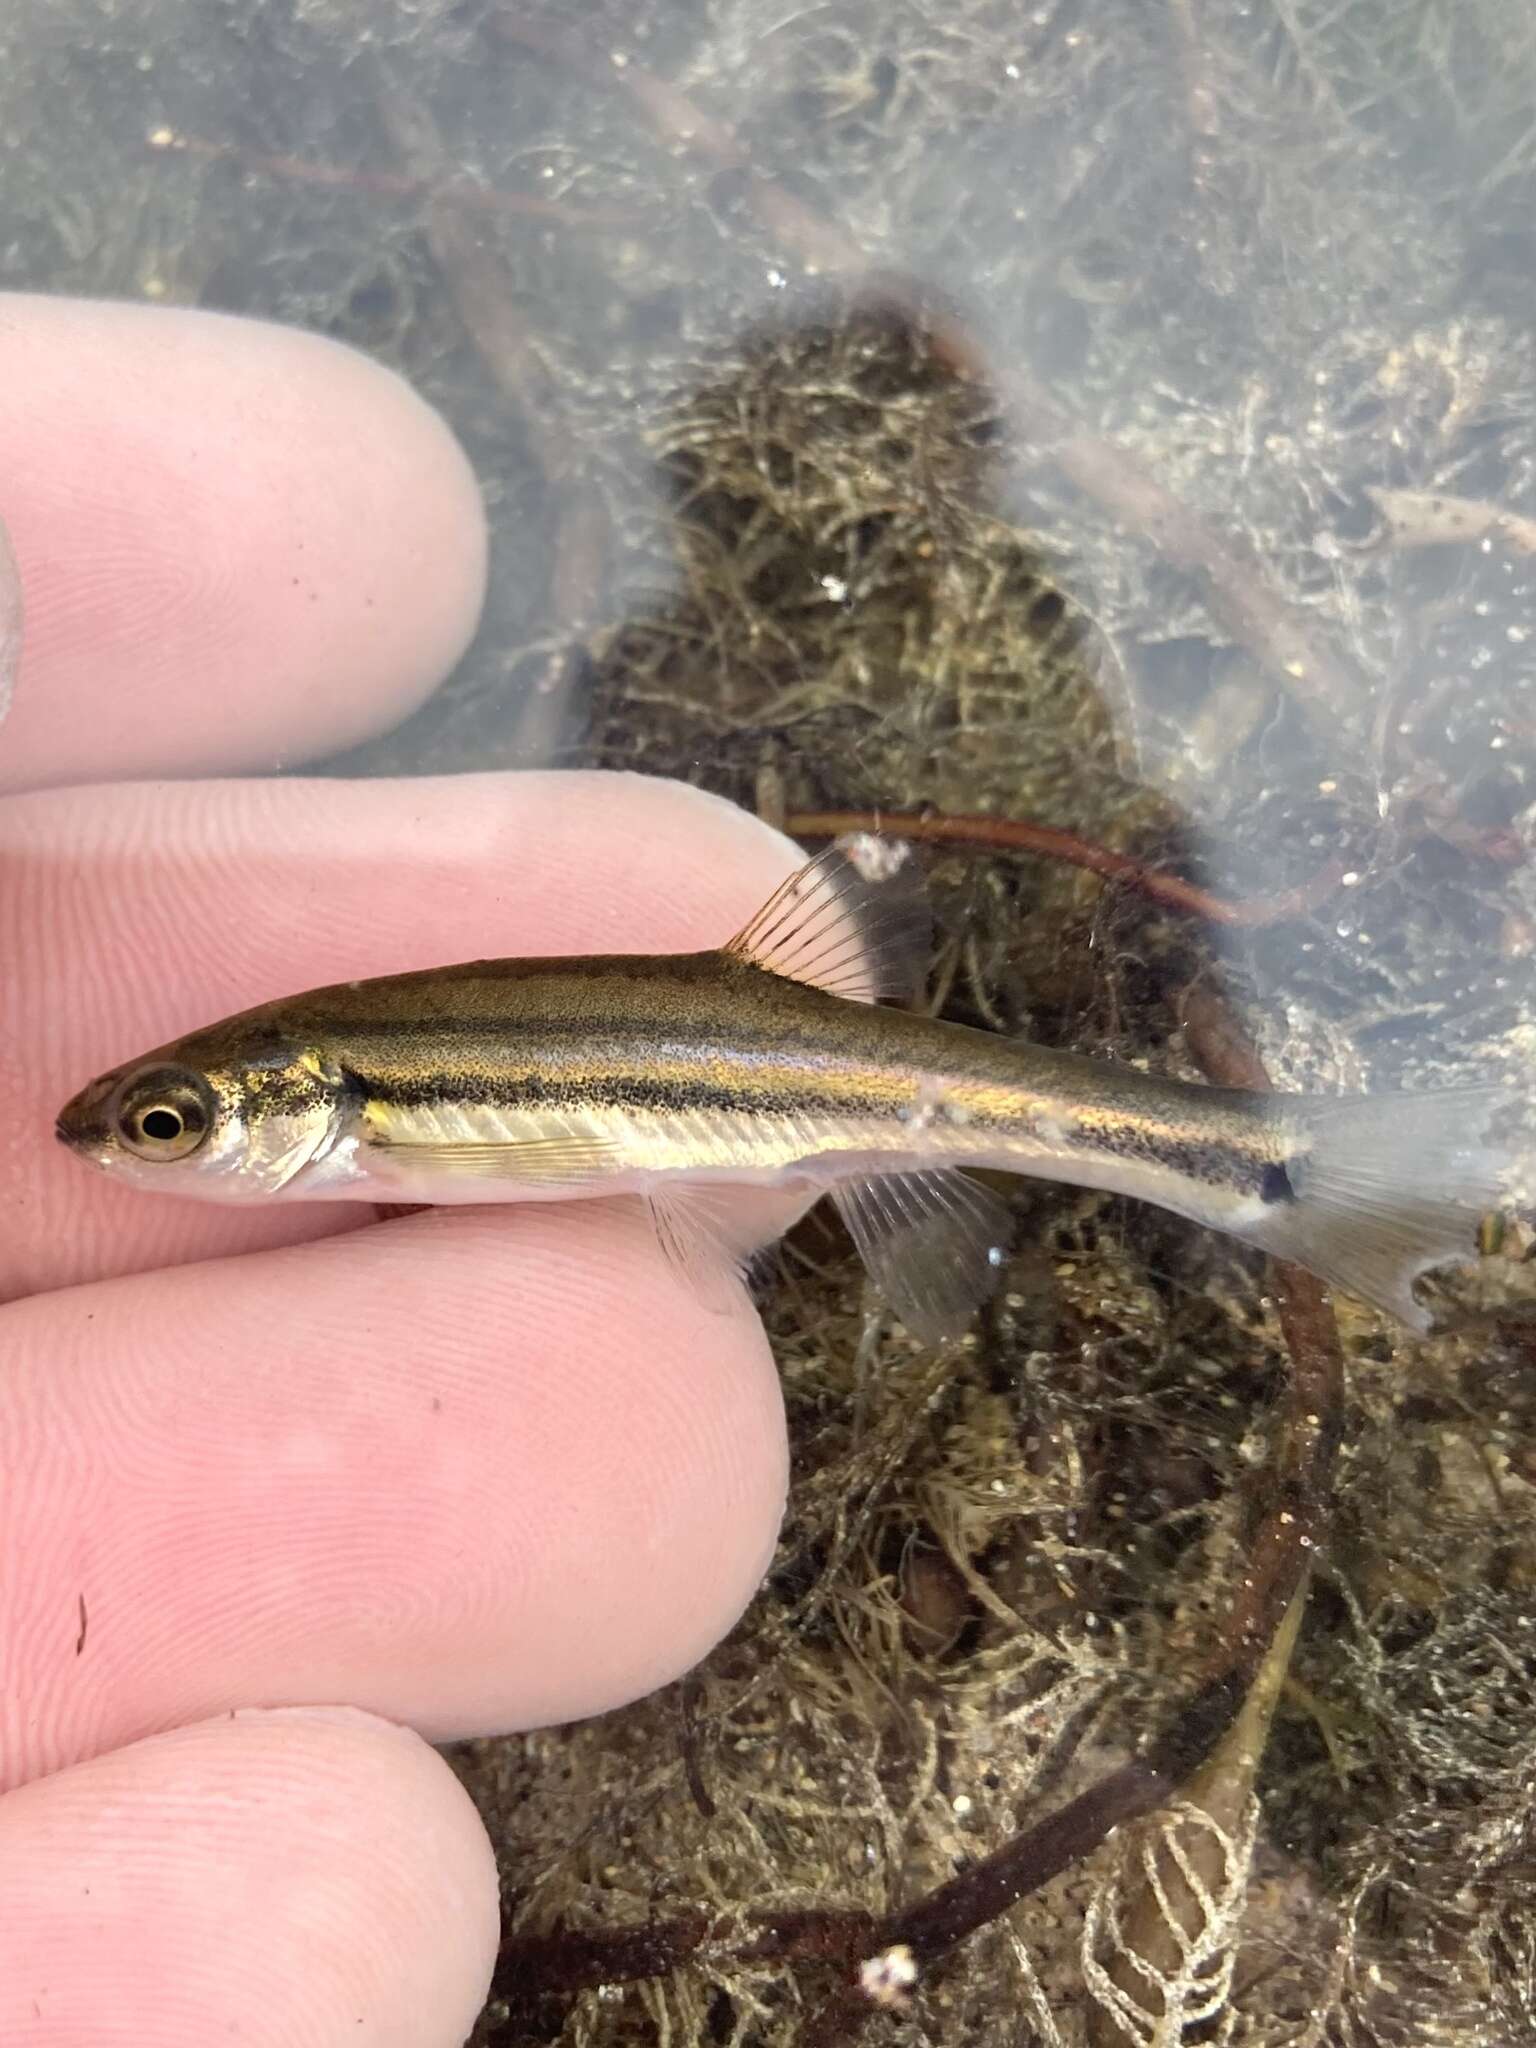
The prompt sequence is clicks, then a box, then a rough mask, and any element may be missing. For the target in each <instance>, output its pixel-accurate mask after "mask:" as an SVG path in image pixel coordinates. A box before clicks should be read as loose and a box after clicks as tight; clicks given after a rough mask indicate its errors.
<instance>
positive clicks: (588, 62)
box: [495, 9, 1366, 731]
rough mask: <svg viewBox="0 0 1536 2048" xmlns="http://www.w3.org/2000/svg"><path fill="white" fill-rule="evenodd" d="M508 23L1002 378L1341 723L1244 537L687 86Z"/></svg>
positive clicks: (1063, 458) (1330, 676) (1360, 693)
mask: <svg viewBox="0 0 1536 2048" xmlns="http://www.w3.org/2000/svg"><path fill="white" fill-rule="evenodd" d="M495 20H496V24H497V27H498V28H499V29H500V31H501V33H502V34H503V35H504V36H506V37H507V38H508V39H509V40H510V41H512V42H515V43H520V44H522V45H523V46H524V47H525V48H527V49H530V50H536V51H538V52H539V53H540V54H541V55H543V56H546V57H549V58H551V59H552V60H553V61H555V62H557V63H559V64H561V65H563V66H565V67H566V68H568V69H571V70H574V71H576V72H577V73H578V74H579V75H581V76H582V77H585V78H588V79H590V80H591V81H592V82H593V83H594V84H600V85H602V86H604V87H617V88H618V89H620V90H622V91H624V92H627V93H628V94H629V96H630V97H631V99H633V100H634V102H635V104H636V105H637V106H638V107H639V109H640V111H641V112H642V114H643V115H644V116H645V118H646V120H647V121H648V122H649V123H650V125H651V127H652V129H653V130H654V131H655V133H656V135H657V137H658V139H659V140H660V141H661V142H663V143H664V144H665V145H666V147H667V148H669V149H671V150H674V151H677V152H680V153H686V154H688V155H690V156H692V157H694V158H695V159H698V160H702V161H703V162H705V163H707V164H709V165H711V166H712V167H713V168H715V169H716V170H725V171H731V172H734V173H735V174H736V175H737V176H738V177H739V178H740V179H741V180H742V181H743V197H744V199H745V202H746V204H747V206H748V207H749V208H750V209H751V211H752V212H753V213H754V214H755V215H756V217H757V219H758V221H759V223H760V224H761V226H762V227H764V228H765V229H766V230H767V231H768V232H769V233H770V234H772V235H774V236H775V237H777V239H778V240H779V242H780V244H781V245H782V246H783V248H784V249H785V250H786V251H788V252H790V253H792V254H793V255H794V257H795V258H796V260H797V261H798V262H799V263H800V265H801V267H802V269H803V270H804V271H805V272H806V273H807V274H808V275H810V276H841V277H843V278H846V279H852V280H855V281H857V282H859V283H861V284H862V285H865V286H868V287H873V288H874V289H875V291H876V294H877V296H878V295H884V296H886V297H888V298H891V299H893V300H895V301H897V302H899V303H900V304H901V305H902V306H903V308H904V310H906V311H909V312H911V311H917V312H920V313H921V314H922V315H923V317H924V319H925V320H926V322H927V324H928V326H929V328H930V331H931V334H932V338H933V343H934V347H935V349H936V350H937V351H938V352H939V354H940V355H941V356H942V358H943V359H944V361H945V362H946V364H947V365H948V367H949V368H950V369H951V370H952V371H953V372H954V373H955V374H956V375H958V376H963V377H965V378H967V379H969V380H971V381H973V382H976V383H980V384H987V383H993V384H995V385H996V386H997V388H998V390H999V391H1000V393H1001V395H1002V396H1003V398H1004V399H1005V400H1006V401H1007V403H1008V405H1009V407H1010V408H1011V410H1012V412H1013V415H1014V418H1015V420H1016V422H1017V424H1018V427H1019V429H1020V432H1021V434H1022V435H1023V436H1024V438H1025V439H1027V440H1028V441H1029V442H1030V443H1031V444H1032V446H1033V448H1034V450H1035V452H1036V453H1037V454H1038V455H1040V456H1042V457H1044V458H1045V459H1046V460H1048V461H1050V462H1052V463H1053V464H1054V465H1055V467H1056V468H1057V469H1059V470H1060V471H1061V473H1062V475H1063V476H1065V477H1066V478H1067V479H1068V480H1069V482H1071V483H1073V484H1075V485H1076V486H1077V488H1078V489H1079V490H1081V491H1082V492H1083V493H1084V494H1085V495H1086V496H1088V497H1090V498H1092V499H1093V500H1094V502H1095V503H1096V504H1097V505H1098V506H1099V507H1100V509H1101V510H1103V511H1105V512H1107V513H1109V514H1110V515H1111V517H1113V518H1114V519H1116V520H1119V521H1123V522H1124V523H1125V524H1126V525H1127V526H1130V527H1133V528H1134V529H1135V530H1136V531H1138V532H1140V533H1142V534H1143V535H1145V537H1146V538H1147V539H1148V540H1149V541H1150V542H1151V543H1152V545H1153V546H1154V547H1155V548H1156V549H1157V550H1158V552H1159V553H1160V554H1161V555H1162V556H1163V558H1164V559H1165V560H1166V561H1169V562H1171V563H1173V564H1174V566H1175V567H1176V568H1178V569H1181V570H1183V571H1184V572H1185V573H1186V574H1188V575H1191V576H1193V577H1194V578H1195V579H1196V581H1197V582H1198V583H1199V585H1200V586H1201V589H1202V591H1203V593H1204V597H1205V601H1206V604H1207V605H1208V607H1209V609H1210V611H1211V613H1212V615H1213V616H1214V617H1215V618H1216V619H1217V620H1219V621H1220V623H1221V625H1222V626H1223V627H1224V628H1225V629H1226V631H1227V632H1229V633H1230V634H1231V635H1232V637H1233V638H1234V639H1235V640H1237V641H1238V642H1240V643H1241V644H1242V645H1243V646H1244V647H1246V648H1247V649H1248V651H1249V653H1250V654H1252V655H1253V657H1254V659H1255V660H1256V661H1258V662H1260V663H1261V664H1262V665H1263V667H1264V668H1265V669H1266V670H1267V671H1268V673H1269V674H1270V675H1271V676H1272V677H1273V678H1274V679H1275V680H1276V681H1277V682H1278V683H1280V685H1281V686H1282V687H1283V688H1284V689H1285V690H1286V691H1287V692H1288V693H1289V694H1290V695H1291V696H1292V697H1293V698H1294V699H1295V701H1296V703H1297V704H1298V705H1299V706H1300V707H1301V708H1302V710H1303V711H1304V712H1305V713H1306V714H1307V716H1308V717H1309V718H1311V719H1312V721H1313V722H1314V724H1316V725H1317V726H1318V727H1320V728H1321V729H1323V730H1325V731H1331V730H1332V729H1333V728H1334V727H1336V726H1337V725H1338V724H1339V722H1340V721H1341V720H1342V719H1346V718H1349V717H1351V716H1352V715H1354V714H1356V713H1358V712H1359V711H1360V710H1361V709H1362V708H1363V706H1364V703H1365V699H1366V689H1365V684H1364V681H1363V679H1362V678H1361V676H1360V675H1359V674H1358V672H1357V671H1356V670H1355V669H1354V667H1353V666H1352V665H1351V664H1350V662H1348V661H1347V660H1346V659H1345V657H1344V655H1343V654H1342V653H1341V652H1339V651H1338V650H1337V649H1336V648H1333V647H1331V646H1330V645H1329V644H1328V643H1327V642H1326V640H1325V639H1324V638H1323V636H1322V635H1321V634H1319V632H1318V631H1317V629H1316V628H1315V626H1314V625H1313V623H1312V621H1311V620H1310V619H1308V618H1307V617H1306V616H1305V614H1304V613H1302V612H1301V611H1299V610H1298V609H1297V608H1296V607H1295V606H1294V605H1292V604H1290V603H1289V602H1288V601H1287V600H1286V599H1285V598H1284V597H1282V596H1281V594H1280V592H1279V591H1278V590H1276V589H1275V588H1274V586H1273V585H1272V584H1271V583H1270V582H1269V581H1268V579H1267V578H1266V577H1265V575H1264V573H1263V569H1262V567H1261V566H1260V564H1259V563H1258V562H1257V561H1256V560H1255V559H1254V558H1253V556H1252V555H1251V554H1250V552H1249V551H1248V550H1247V549H1246V548H1245V547H1243V546H1242V545H1241V544H1240V543H1239V542H1237V541H1235V540H1233V539H1230V538H1228V537H1225V536H1223V535H1222V534H1220V533H1218V532H1217V531H1216V529H1215V528H1214V527H1212V526H1211V525H1209V524H1208V523H1207V521H1206V520H1205V519H1203V518H1202V517H1201V516H1200V515H1199V514H1198V513H1197V512H1195V511H1193V510H1192V509H1191V507H1189V506H1188V505H1186V504H1185V503H1184V502H1183V501H1182V500H1181V499H1179V498H1177V497H1175V496H1174V494H1173V493H1172V492H1171V491H1169V490H1167V489H1166V488H1165V487H1164V486H1163V485H1162V484H1160V483H1159V482H1158V481H1157V479H1156V478H1155V477H1153V476H1152V475H1151V473H1150V472H1149V471H1148V470H1146V469H1145V468H1143V466H1142V464H1141V463H1140V462H1139V461H1138V460H1137V459H1136V457H1135V456H1133V455H1131V454H1129V453H1128V452H1127V451H1126V450H1124V449H1122V448H1117V447H1116V446H1115V445H1114V444H1113V443H1111V442H1109V441H1107V440H1105V439H1103V438H1102V437H1101V436H1099V435H1097V434H1094V433H1091V432H1090V431H1089V430H1088V429H1087V428H1086V427H1084V426H1082V425H1080V424H1079V423H1078V422H1076V421H1074V420H1073V419H1071V417H1070V416H1069V415H1068V414H1067V413H1066V412H1064V411H1063V410H1062V409H1061V407H1060V406H1059V405H1058V404H1057V403H1056V402H1055V400H1054V399H1052V398H1051V397H1049V396H1048V394H1047V393H1046V391H1045V388H1044V387H1043V386H1042V385H1040V384H1039V383H1037V382H1036V380H1035V379H1034V378H1033V377H1031V376H1030V374H1029V372H1028V371H1027V370H1023V369H1019V368H1004V369H1001V370H995V369H994V368H993V366H992V365H990V364H989V363H988V362H987V360H986V358H985V356H984V354H983V352H982V350H981V348H980V346H979V344H978V343H977V342H976V340H975V339H974V337H973V336H972V335H971V333H970V332H969V330H968V329H967V328H966V327H965V325H964V323H963V322H962V321H961V320H960V319H959V318H958V317H957V316H956V315H955V314H954V313H953V312H950V311H944V310H940V309H937V308H935V307H933V306H932V305H930V304H928V303H927V301H926V298H925V295H924V294H923V293H922V292H921V290H919V289H917V288H915V287H913V286H912V285H911V284H910V283H909V282H907V281H905V280H902V279H899V278H896V279H893V278H891V277H890V276H888V275H887V274H886V273H884V272H882V271H881V270H880V269H879V267H878V266H877V265H875V264H873V263H872V262H871V261H870V259H869V256H868V254H867V252H866V251H865V250H864V249H862V248H861V247H860V245H859V243H858V242H857V241H856V240H855V239H853V238H852V237H851V236H849V235H848V234H846V233H845V232H844V231H843V230H842V229H841V228H839V227H838V226H837V225H836V224H835V223H834V222H832V221H829V220H827V219H826V217H825V216H824V215H822V214H820V213H818V212H817V211H816V210H815V208H814V207H812V206H810V205H808V204H807V203H806V202H805V201H804V200H802V199H799V198H797V197H796V196H795V194H793V193H792V192H790V191H788V190H787V189H786V188H785V187H784V186H783V185H782V184H781V183H779V181H778V180H776V179H774V178H771V177H768V176H767V175H766V174H765V173H763V172H761V171H758V170H755V169H754V168H753V166H752V162H751V159H750V156H749V155H748V152H747V150H746V147H745V145H744V144H743V143H742V142H741V141H740V139H739V138H738V137H737V135H736V133H735V131H734V130H733V129H732V128H731V127H730V126H729V125H728V124H727V123H726V122H723V121H721V120H719V119H717V118H716V117H715V116H713V115H710V114H706V113H705V112H704V111H703V110H702V109H701V108H700V107H698V106H697V105H696V104H695V103H694V101H693V100H691V99H690V98H689V97H688V95H687V94H686V93H685V92H683V91H682V89H681V88H680V87H679V86H676V85H672V84H670V83H669V82H668V81H667V80H665V79H663V78H660V77H658V76H657V75H656V73H654V72H651V71H648V70H647V69H646V68H645V66H644V65H642V64H639V63H637V62H636V61H635V60H634V59H633V58H631V57H629V56H627V55H626V56H625V57H624V59H623V61H622V62H621V63H620V62H613V61H609V60H606V59H605V58H603V57H602V56H601V55H599V54H598V53H597V52H596V51H594V50H593V49H592V48H591V47H590V46H589V45H588V44H587V43H586V42H585V41H584V40H583V38H582V37H581V36H580V35H579V34H575V33H573V32H572V31H571V30H569V29H566V28H563V27H559V26H557V25H555V24H554V23H552V22H547V21H536V20H532V19H529V18H528V17H527V16H526V15H525V14H524V13H523V12H522V11H521V10H519V9H511V10H507V11H503V12H502V13H500V14H498V15H497V16H496V17H495Z"/></svg>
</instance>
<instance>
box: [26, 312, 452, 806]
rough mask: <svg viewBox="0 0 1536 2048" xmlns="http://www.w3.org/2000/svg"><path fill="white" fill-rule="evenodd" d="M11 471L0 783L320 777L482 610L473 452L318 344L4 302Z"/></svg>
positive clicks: (331, 347) (414, 700)
mask: <svg viewBox="0 0 1536 2048" xmlns="http://www.w3.org/2000/svg"><path fill="white" fill-rule="evenodd" d="M125 388H126V389H130V390H131V391H132V393H133V403H132V404H131V405H127V406H125V405H124V404H123V403H122V402H121V393H122V391H123V390H124V389H125ZM0 473H3V474H4V476H5V479H6V497H5V505H4V512H5V518H6V521H7V524H8V525H9V527H10V529H11V533H12V538H13V541H14V545H15V550H16V555H17V560H18V563H19V566H20V573H21V579H22V586H23V591H24V595H25V600H26V607H27V631H26V644H25V647H24V649H23V652H22V657H21V664H20V676H19V680H18V685H17V690H16V697H15V703H14V706H13V709H12V713H11V716H10V718H9V720H8V721H7V723H6V726H5V729H4V734H3V738H0V789H5V788H12V789H15V788H26V787H38V786H44V785H49V784H56V783H60V782H85V781H91V780H97V779H119V778H126V777H131V776H138V775H151V774H169V775H192V774H209V773H213V772H217V771H219V770H224V769H234V770H240V769H271V768H273V767H275V766H278V765H282V764H285V763H288V762H294V761H302V760H305V759H308V758H312V757H313V756H315V755H316V754H319V753H323V752H326V751H329V750H331V749H333V748H337V747H341V746H344V745H347V744H349V743H351V742H353V741H356V740H359V739H361V738H363V737H365V736H366V735H367V734H368V733H370V732H372V731H376V730H379V729H382V728H383V727H385V726H387V725H390V724H392V723H394V722H395V721H396V720H398V719H399V718H400V717H402V716H404V715H405V714H406V713H407V712H409V711H410V710H411V709H413V708H414V707H415V705H416V704H418V703H419V702H420V701H421V700H422V698H424V697H425V696H426V695H427V694H428V693H429V692H430V691H431V690H432V689H433V688H434V687H435V686H436V684H437V683H438V682H439V681H440V680H441V679H442V677H443V676H444V675H445V674H446V673H447V671H448V669H449V668H450V667H451V666H452V665H453V663H454V662H455V661H456V660H457V658H458V656H459V655H460V653H461V652H462V651H463V648H464V646H465V645H466V644H467V641H468V639H469V637H470V635H471V633H472V632H473V630H474V627H475V623H476V621H477V619H478V616H479V611H480V605H481V601H482V598H483V595H484V586H485V573H486V533H485V520H484V513H483V507H482V504H481V500H480V494H479V491H478V488H477V486H476V483H475V479H474V476H473V474H472V472H471V470H470V467H469V464H468V462H467V460H466V458H465V456H464V454H463V452H462V450H461V449H460V448H459V446H458V444H457V442H456V441H455V440H454V438H453V436H452V435H451V433H450V432H449V430H448V428H447V426H446V425H445V423H444V422H443V421H442V419H441V418H440V417H439V416H438V415H437V414H436V413H435V412H434V411H433V410H432V409H431V408H430V407H429V406H428V405H427V404H426V403H425V402H424V401H423V400H422V399H421V398H419V397H418V396H417V395H416V394H415V393H414V392H413V391H412V390H411V389H410V388H409V387H408V386H407V385H406V384H405V383H404V382H403V381H402V380H401V379H400V378H399V377H397V376H396V375H395V374H394V373H393V372H392V371H390V370H387V369H385V368H384V367H383V366H381V365H380V364H377V363H375V362H373V361H371V360H370V359H369V358H367V357H365V356H363V355H360V354H358V353H357V352H356V351H354V350H352V349H349V348H347V347H345V346H344V345H343V344H341V343H339V342H335V341H331V340H329V339H327V338H325V337H322V336H318V335H313V334H308V333H304V332H301V331H299V330H297V329H291V328H284V327H278V326H274V325H271V324H269V323H265V322H259V321H253V320H246V319H240V318H237V317H235V316H232V315H228V314H218V313H208V312H201V311H193V310H185V309H167V308H160V307H144V306H135V305H126V304H104V303H99V302H94V301H81V300H67V299H52V298H43V297H36V296H32V295H28V294H15V295H11V296H9V297H7V298H5V299H4V300H0Z"/></svg>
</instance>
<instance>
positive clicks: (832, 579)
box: [820, 576, 848, 604]
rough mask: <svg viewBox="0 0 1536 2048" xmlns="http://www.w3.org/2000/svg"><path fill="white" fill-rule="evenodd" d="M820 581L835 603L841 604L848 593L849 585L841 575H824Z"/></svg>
mask: <svg viewBox="0 0 1536 2048" xmlns="http://www.w3.org/2000/svg"><path fill="white" fill-rule="evenodd" d="M820 581H821V587H822V589H823V590H824V591H825V592H826V593H827V595H828V597H830V598H831V600H832V602H833V603H834V604H841V603H842V602H843V599H844V598H845V597H846V596H847V595H848V585H847V584H846V583H845V582H844V581H843V579H842V577H841V576H823V577H822V578H821V579H820Z"/></svg>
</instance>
